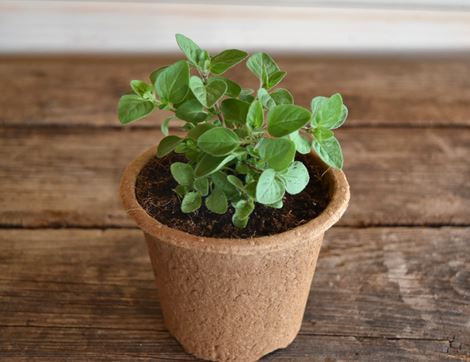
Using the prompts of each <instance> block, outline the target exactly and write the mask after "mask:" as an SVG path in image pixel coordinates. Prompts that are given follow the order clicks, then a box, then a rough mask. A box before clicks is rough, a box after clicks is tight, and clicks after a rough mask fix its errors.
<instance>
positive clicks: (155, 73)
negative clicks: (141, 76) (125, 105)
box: [149, 65, 168, 86]
mask: <svg viewBox="0 0 470 362" xmlns="http://www.w3.org/2000/svg"><path fill="white" fill-rule="evenodd" d="M166 68H168V66H166V65H165V66H164V67H160V68H158V69H155V70H154V71H153V72H152V73H150V76H149V78H150V81H151V82H152V84H153V85H154V86H155V85H156V81H157V78H158V76H159V75H160V73H161V72H163V71H164V70H165V69H166Z"/></svg>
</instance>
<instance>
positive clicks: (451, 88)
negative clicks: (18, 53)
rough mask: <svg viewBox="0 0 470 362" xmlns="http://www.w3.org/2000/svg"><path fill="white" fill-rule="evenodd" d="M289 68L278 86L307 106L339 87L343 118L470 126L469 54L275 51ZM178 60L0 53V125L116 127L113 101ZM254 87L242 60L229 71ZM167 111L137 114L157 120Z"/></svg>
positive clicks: (145, 124)
mask: <svg viewBox="0 0 470 362" xmlns="http://www.w3.org/2000/svg"><path fill="white" fill-rule="evenodd" d="M278 59H279V63H280V65H281V67H282V68H283V69H285V70H286V71H287V72H288V76H287V78H286V81H285V82H284V83H283V86H285V87H287V88H289V89H292V91H293V93H294V95H295V98H296V101H297V102H298V103H299V104H301V105H304V106H308V105H309V102H310V100H311V98H312V97H313V96H316V95H330V94H332V93H333V92H341V93H342V94H343V96H344V99H345V102H346V103H347V105H348V106H349V109H350V117H349V121H348V122H347V126H350V127H354V126H365V125H389V126H400V125H402V126H403V125H405V126H429V125H438V126H469V125H470V57H466V56H462V57H461V58H427V59H426V58H424V59H423V58H420V59H415V58H412V57H401V58H400V57H396V58H380V57H376V58H374V57H372V58H370V57H369V58H359V57H352V58H351V57H349V58H348V57H346V56H345V57H336V58H325V57H312V56H302V57H287V56H280V57H278ZM174 60H175V58H174V57H168V56H161V55H160V56H153V57H150V56H147V57H127V58H126V57H82V58H80V57H71V56H70V57H53V58H41V57H29V58H28V57H5V56H3V57H2V58H0V81H1V83H2V85H3V88H4V89H8V91H7V92H4V93H3V95H2V97H1V98H0V122H1V123H2V124H4V125H20V126H24V125H61V126H70V125H88V126H114V127H119V125H118V121H117V118H116V105H117V101H118V99H119V96H120V95H122V94H124V93H126V92H128V91H129V86H128V82H129V80H131V79H147V76H148V74H149V73H150V72H151V71H152V70H154V69H156V68H158V67H160V66H162V65H165V64H168V63H171V62H173V61H174ZM227 74H230V76H231V77H232V76H233V77H234V78H235V79H237V80H238V81H240V82H241V84H243V85H244V86H251V87H256V86H257V84H256V81H255V79H254V77H253V76H252V75H251V74H250V73H249V72H248V70H247V69H245V67H244V66H240V67H236V68H235V69H234V70H233V71H230V73H227ZM166 115H167V114H166V113H165V112H159V113H158V114H157V113H156V114H154V115H152V117H151V118H150V119H147V120H145V121H141V122H140V123H138V124H137V125H138V126H139V127H153V126H156V125H157V124H158V123H159V122H160V121H161V120H162V119H164V118H165V117H166Z"/></svg>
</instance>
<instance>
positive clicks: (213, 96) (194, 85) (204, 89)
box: [189, 75, 227, 108]
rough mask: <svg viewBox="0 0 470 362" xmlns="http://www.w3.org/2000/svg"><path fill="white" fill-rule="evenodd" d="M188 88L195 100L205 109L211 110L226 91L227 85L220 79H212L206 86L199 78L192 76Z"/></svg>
mask: <svg viewBox="0 0 470 362" xmlns="http://www.w3.org/2000/svg"><path fill="white" fill-rule="evenodd" d="M189 87H190V88H191V91H192V92H193V94H194V96H195V97H196V98H197V100H198V101H199V102H200V103H201V104H202V105H204V106H205V107H207V108H211V107H212V106H213V105H214V104H215V103H217V101H218V100H219V99H220V98H222V97H223V96H224V94H225V92H226V91H227V84H226V83H225V82H224V81H223V80H221V79H212V80H211V81H210V82H209V83H207V85H204V82H203V81H202V79H201V78H199V77H197V76H195V75H194V76H192V77H191V79H190V80H189Z"/></svg>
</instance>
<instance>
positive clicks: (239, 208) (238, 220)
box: [232, 200, 255, 228]
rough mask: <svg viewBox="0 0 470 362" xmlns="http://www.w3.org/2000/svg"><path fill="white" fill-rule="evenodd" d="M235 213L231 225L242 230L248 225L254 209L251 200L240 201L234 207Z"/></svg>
mask: <svg viewBox="0 0 470 362" xmlns="http://www.w3.org/2000/svg"><path fill="white" fill-rule="evenodd" d="M234 208H235V213H234V214H233V216H232V223H233V225H235V226H236V227H238V228H244V227H246V225H247V224H248V220H249V217H250V215H251V213H252V212H253V210H254V209H255V204H254V203H253V201H252V200H240V201H238V202H237V203H236V204H235V205H234Z"/></svg>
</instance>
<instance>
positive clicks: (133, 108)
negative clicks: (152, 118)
mask: <svg viewBox="0 0 470 362" xmlns="http://www.w3.org/2000/svg"><path fill="white" fill-rule="evenodd" d="M154 108H155V104H154V103H153V102H151V101H149V100H146V99H144V98H142V97H139V96H138V95H135V94H127V95H125V96H122V97H121V98H120V99H119V104H118V117H119V121H120V122H121V124H128V123H130V122H133V121H137V120H139V119H142V118H144V117H145V116H148V115H149V114H150V113H152V111H153V110H154Z"/></svg>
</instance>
